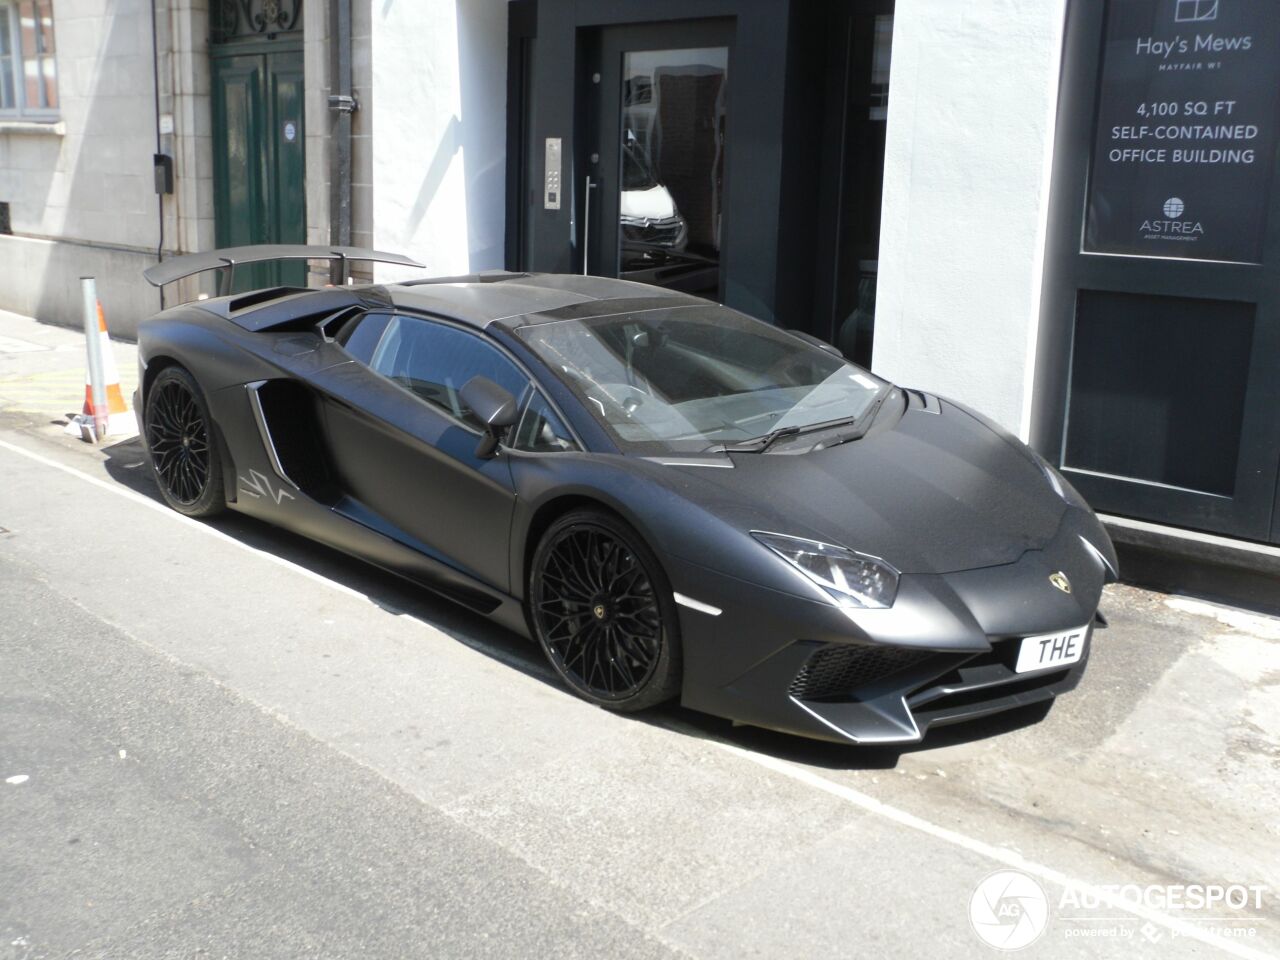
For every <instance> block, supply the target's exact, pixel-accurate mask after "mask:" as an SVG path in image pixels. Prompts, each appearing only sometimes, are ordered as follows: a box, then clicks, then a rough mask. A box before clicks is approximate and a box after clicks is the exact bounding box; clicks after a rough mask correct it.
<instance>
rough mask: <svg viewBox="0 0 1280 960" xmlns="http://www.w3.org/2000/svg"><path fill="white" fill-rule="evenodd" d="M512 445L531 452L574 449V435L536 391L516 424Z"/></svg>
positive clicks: (517, 448)
mask: <svg viewBox="0 0 1280 960" xmlns="http://www.w3.org/2000/svg"><path fill="white" fill-rule="evenodd" d="M511 445H512V447H514V448H515V449H516V450H527V451H529V452H531V453H553V452H555V451H557V450H572V449H574V446H575V444H574V442H573V437H572V435H571V434H570V433H569V430H568V428H567V427H565V425H564V423H563V422H562V421H561V420H560V418H559V417H558V416H556V412H555V411H554V410H552V409H551V405H550V404H549V403H547V401H546V398H545V397H543V396H542V394H541V393H539V392H537V391H534V393H533V395H532V396H531V397H530V398H529V403H528V404H527V405H526V406H525V408H524V416H522V417H521V418H520V423H519V424H518V425H517V426H516V434H515V438H514V440H513V442H512V444H511Z"/></svg>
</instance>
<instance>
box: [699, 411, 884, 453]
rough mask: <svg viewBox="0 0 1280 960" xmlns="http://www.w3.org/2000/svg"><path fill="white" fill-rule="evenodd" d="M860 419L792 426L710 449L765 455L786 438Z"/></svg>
mask: <svg viewBox="0 0 1280 960" xmlns="http://www.w3.org/2000/svg"><path fill="white" fill-rule="evenodd" d="M859 419H861V418H860V417H845V418H844V419H842V420H827V421H825V422H823V423H810V424H808V425H807V426H803V427H801V426H798V425H796V424H792V425H791V426H787V427H779V428H778V429H777V430H770V431H769V432H768V433H766V434H764V435H762V436H759V437H752V438H751V439H750V440H740V441H738V442H737V443H725V444H717V445H716V446H714V447H710V448H708V452H709V451H711V450H715V451H720V452H724V453H764V452H765V451H766V450H768V449H769V448H770V447H771V446H773V445H774V443H776V442H777V441H779V440H781V439H783V438H784V437H794V436H797V435H798V434H801V433H812V432H814V431H815V430H830V429H832V428H834V427H847V426H849V425H850V424H854V423H857V422H858V420H859Z"/></svg>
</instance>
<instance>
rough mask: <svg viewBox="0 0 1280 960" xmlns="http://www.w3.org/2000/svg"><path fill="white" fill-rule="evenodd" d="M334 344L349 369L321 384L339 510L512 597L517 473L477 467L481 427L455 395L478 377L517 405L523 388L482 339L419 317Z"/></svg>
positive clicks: (524, 380)
mask: <svg viewBox="0 0 1280 960" xmlns="http://www.w3.org/2000/svg"><path fill="white" fill-rule="evenodd" d="M337 339H338V341H339V343H340V344H341V345H342V346H343V348H344V349H345V350H347V352H348V354H349V355H350V356H351V357H352V360H351V362H348V363H343V364H339V365H337V366H335V367H332V368H330V369H329V370H328V371H326V374H325V376H323V377H322V378H321V379H322V380H323V382H322V383H318V384H317V385H318V386H320V387H321V390H322V391H323V397H324V400H323V409H324V414H323V416H324V430H325V435H326V440H327V445H328V448H329V453H330V458H331V463H332V465H333V468H334V471H335V474H336V479H337V483H338V486H339V487H340V489H341V490H342V491H343V494H344V496H343V497H342V499H341V500H340V501H339V503H338V504H337V506H336V507H335V509H337V510H338V511H339V512H340V513H343V514H345V515H346V516H348V517H350V518H351V519H354V520H357V521H359V522H362V523H364V524H365V525H367V526H370V527H373V528H374V529H379V530H381V531H382V532H384V533H386V534H387V535H389V536H392V537H394V538H396V539H398V540H400V541H401V542H404V543H407V544H409V545H410V546H414V547H418V548H419V549H422V550H423V551H424V552H426V553H428V554H430V555H431V556H433V557H434V558H435V559H437V560H440V561H442V562H444V563H446V564H448V565H449V566H451V567H454V568H455V569H458V570H460V571H461V572H463V573H465V574H468V575H470V576H472V577H474V578H475V579H477V580H480V581H481V582H483V583H486V584H488V585H490V586H492V587H495V588H497V589H499V590H501V591H503V592H508V590H509V586H510V584H509V566H508V556H509V538H510V530H511V515H512V510H513V508H514V500H515V490H514V485H513V482H512V477H511V470H510V468H509V465H508V463H507V459H506V458H505V457H503V456H498V457H494V458H490V459H480V458H478V457H477V456H476V455H475V451H476V447H477V445H478V444H479V442H480V439H481V436H482V431H481V426H480V422H479V420H478V419H477V418H476V417H475V416H474V415H473V414H472V413H471V411H470V410H468V409H467V408H466V406H465V404H463V403H462V401H461V399H460V397H459V391H460V390H461V389H462V386H463V385H464V384H465V383H466V382H467V381H468V380H470V379H471V378H472V377H474V376H477V375H482V376H485V377H488V378H489V379H490V380H493V381H494V382H495V383H497V384H500V385H501V386H502V387H504V388H506V389H507V390H509V391H511V393H512V394H513V395H514V396H515V397H517V398H520V397H522V395H524V394H525V393H526V391H527V389H528V387H529V380H528V377H527V376H526V375H525V374H524V372H523V371H522V370H521V369H520V368H519V367H518V366H517V365H516V364H515V363H514V362H513V361H512V360H511V359H510V358H508V357H507V356H506V354H504V353H503V352H502V351H501V350H500V349H499V348H498V347H497V346H496V345H495V344H494V343H493V342H492V341H490V340H489V339H488V338H487V337H485V336H484V335H483V334H481V333H479V332H476V331H472V330H469V329H465V328H463V327H461V326H455V325H453V324H451V323H447V322H444V321H438V320H433V319H427V318H424V317H416V316H408V315H403V314H396V313H390V312H388V313H368V314H365V315H363V316H360V317H357V318H355V319H354V320H352V321H349V322H348V323H347V324H346V325H345V326H344V327H343V328H342V329H341V330H340V331H339V332H338V336H337Z"/></svg>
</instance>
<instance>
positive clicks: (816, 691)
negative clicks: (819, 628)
mask: <svg viewBox="0 0 1280 960" xmlns="http://www.w3.org/2000/svg"><path fill="white" fill-rule="evenodd" d="M934 655H935V654H934V652H933V651H931V650H909V649H904V648H902V647H871V646H858V645H855V644H846V643H833V644H829V645H827V646H825V647H823V648H822V649H821V650H819V651H817V652H816V653H815V654H814V655H813V656H811V657H810V658H809V659H808V660H806V661H805V663H804V666H802V667H801V668H800V672H799V673H797V674H796V676H795V679H794V680H792V681H791V685H790V686H789V687H788V688H787V693H789V694H790V695H791V696H793V697H795V698H796V699H797V700H850V699H852V698H853V694H854V693H855V692H856V691H858V690H860V689H861V688H863V687H866V686H868V685H869V684H873V683H876V682H877V681H879V680H883V679H884V678H885V677H889V676H892V675H893V674H895V673H898V672H899V671H902V670H906V669H908V668H910V667H914V666H916V665H917V664H920V663H923V662H924V661H925V660H928V659H929V658H930V657H932V656H934Z"/></svg>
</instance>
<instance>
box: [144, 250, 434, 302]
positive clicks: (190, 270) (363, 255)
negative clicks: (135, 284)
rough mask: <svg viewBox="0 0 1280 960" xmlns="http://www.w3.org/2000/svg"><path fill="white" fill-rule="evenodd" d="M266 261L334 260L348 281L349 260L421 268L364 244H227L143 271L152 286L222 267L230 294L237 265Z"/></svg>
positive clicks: (221, 286)
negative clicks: (366, 246)
mask: <svg viewBox="0 0 1280 960" xmlns="http://www.w3.org/2000/svg"><path fill="white" fill-rule="evenodd" d="M265 260H336V261H337V262H338V283H339V284H342V285H345V284H346V282H347V275H348V271H347V264H348V263H350V262H351V261H352V260H372V261H374V262H376V263H394V264H397V265H399V266H402V267H421V266H422V264H420V263H418V262H417V261H416V260H410V259H409V258H408V257H405V256H402V255H400V254H398V253H386V252H384V251H382V250H369V249H366V248H365V247H322V246H303V245H301V244H283V243H277V244H258V245H255V246H251V247H227V248H226V249H224V250H211V251H209V252H208V253H191V254H187V255H186V256H181V257H171V258H170V259H168V260H162V261H160V262H159V263H157V264H155V265H154V266H151V267H147V269H146V270H143V271H142V275H143V277H145V278H146V280H147V282H148V283H149V284H151V285H152V286H153V287H159V286H163V285H164V284H166V283H173V282H174V281H175V280H181V279H183V278H184V277H190V276H193V275H195V274H197V273H204V272H205V271H206V270H221V271H222V275H221V277H220V278H219V282H218V292H219V293H230V292H231V284H232V281H233V280H234V279H235V272H236V267H237V266H239V265H240V264H242V263H262V262H263V261H265Z"/></svg>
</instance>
